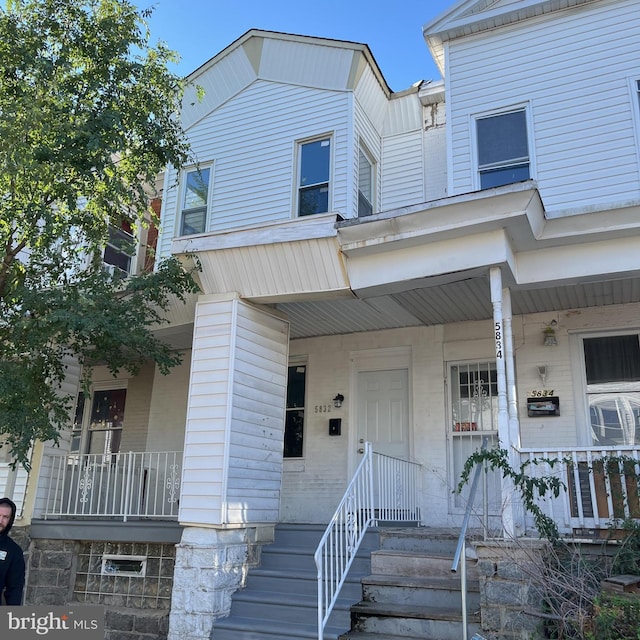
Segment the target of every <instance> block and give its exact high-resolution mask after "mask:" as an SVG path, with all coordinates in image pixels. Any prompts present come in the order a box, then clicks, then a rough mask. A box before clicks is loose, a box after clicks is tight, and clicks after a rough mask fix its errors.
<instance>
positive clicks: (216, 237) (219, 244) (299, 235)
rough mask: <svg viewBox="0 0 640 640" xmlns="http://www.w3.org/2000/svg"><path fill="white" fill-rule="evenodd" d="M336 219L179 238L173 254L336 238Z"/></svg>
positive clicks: (321, 217)
mask: <svg viewBox="0 0 640 640" xmlns="http://www.w3.org/2000/svg"><path fill="white" fill-rule="evenodd" d="M336 219H337V215H336V214H335V213H327V214H320V215H314V216H306V217H304V218H295V219H293V220H285V221H284V222H274V223H270V224H264V225H261V226H259V227H247V228H245V229H236V230H232V231H226V232H223V233H215V232H207V233H201V234H198V235H194V236H188V237H184V238H175V239H174V240H173V242H172V243H171V253H172V254H174V255H179V254H189V253H196V252H200V251H216V250H218V249H236V248H239V247H252V246H256V245H266V244H274V243H277V242H296V241H298V240H309V239H313V238H333V237H335V236H336V235H337V231H336Z"/></svg>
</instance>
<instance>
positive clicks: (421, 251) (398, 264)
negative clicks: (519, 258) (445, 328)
mask: <svg viewBox="0 0 640 640" xmlns="http://www.w3.org/2000/svg"><path fill="white" fill-rule="evenodd" d="M512 263H513V252H512V250H511V247H510V246H509V239H508V238H507V236H506V234H505V233H504V231H503V230H501V229H497V230H494V231H490V232H487V233H483V234H478V235H474V236H467V237H466V238H455V239H447V240H442V241H439V242H433V243H431V242H429V243H424V244H422V245H415V246H407V247H402V248H398V249H396V250H394V251H388V252H385V253H378V254H365V255H357V256H355V257H354V258H350V259H349V260H348V261H347V263H346V265H347V272H348V275H349V283H350V285H351V288H352V289H353V290H354V291H356V292H358V294H359V295H360V293H361V292H363V291H366V290H368V291H369V292H373V291H375V290H376V289H379V288H380V287H382V288H385V290H386V289H387V287H389V286H392V288H393V286H394V285H395V284H396V283H397V290H398V291H399V290H405V289H407V288H408V286H409V283H413V284H416V282H419V281H422V280H424V279H429V278H436V280H434V284H436V283H441V282H444V281H455V280H460V274H461V273H465V274H467V275H465V277H468V272H477V271H478V270H480V271H485V270H486V269H487V268H488V267H490V266H494V265H505V264H506V265H509V266H511V265H512ZM456 274H458V275H456ZM387 292H389V291H387Z"/></svg>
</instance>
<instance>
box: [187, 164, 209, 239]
mask: <svg viewBox="0 0 640 640" xmlns="http://www.w3.org/2000/svg"><path fill="white" fill-rule="evenodd" d="M210 180H211V167H200V168H198V169H194V170H192V171H187V172H186V173H185V176H184V191H183V194H182V215H181V218H180V235H181V236H188V235H192V234H194V233H204V231H205V229H206V221H207V206H208V203H209V183H210Z"/></svg>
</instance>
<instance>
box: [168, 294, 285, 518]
mask: <svg viewBox="0 0 640 640" xmlns="http://www.w3.org/2000/svg"><path fill="white" fill-rule="evenodd" d="M287 349H288V325H287V323H286V322H284V321H282V320H280V319H279V318H276V317H274V316H271V315H270V314H267V313H265V312H263V311H260V310H258V309H256V308H255V307H252V306H251V305H248V304H246V303H244V302H242V301H240V300H236V299H233V300H219V301H218V300H206V299H205V300H203V301H202V302H200V303H198V305H197V311H196V319H195V327H194V348H193V354H192V362H191V380H190V384H189V406H188V409H187V427H186V434H185V449H184V463H183V466H184V470H183V481H182V494H181V501H180V516H179V517H180V521H181V522H188V523H192V524H229V523H242V522H274V521H275V520H276V519H277V517H278V508H279V498H280V494H279V476H280V474H281V471H282V439H283V429H284V403H285V400H284V398H285V389H286V379H287V378H286V376H287ZM266 372H269V374H268V375H266ZM276 480H277V481H276Z"/></svg>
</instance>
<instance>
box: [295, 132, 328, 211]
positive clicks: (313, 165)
mask: <svg viewBox="0 0 640 640" xmlns="http://www.w3.org/2000/svg"><path fill="white" fill-rule="evenodd" d="M298 155H299V179H298V215H299V216H310V215H313V214H315V213H327V212H328V211H329V175H330V170H331V139H330V138H323V139H321V140H313V141H312V142H304V143H302V144H300V147H299V149H298Z"/></svg>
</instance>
